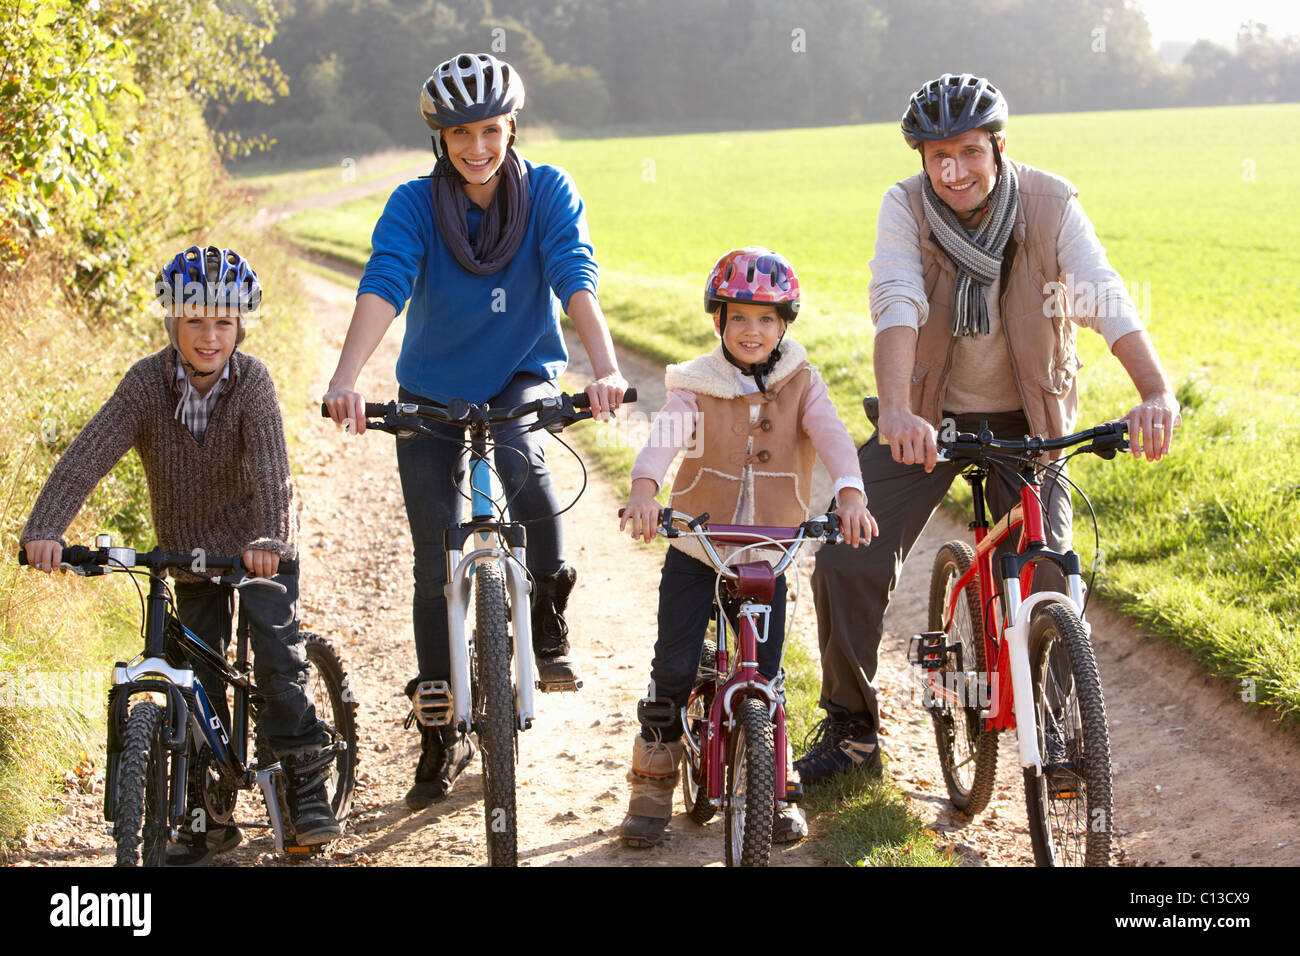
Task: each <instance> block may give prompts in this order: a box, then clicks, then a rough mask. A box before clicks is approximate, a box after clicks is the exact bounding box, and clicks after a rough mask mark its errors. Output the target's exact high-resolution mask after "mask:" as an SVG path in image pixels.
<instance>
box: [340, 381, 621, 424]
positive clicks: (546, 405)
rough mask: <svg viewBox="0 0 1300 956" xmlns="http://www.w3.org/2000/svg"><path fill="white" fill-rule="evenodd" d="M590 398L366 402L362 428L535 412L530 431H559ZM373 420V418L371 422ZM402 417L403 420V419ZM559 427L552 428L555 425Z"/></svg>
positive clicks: (482, 420)
mask: <svg viewBox="0 0 1300 956" xmlns="http://www.w3.org/2000/svg"><path fill="white" fill-rule="evenodd" d="M636 397H637V396H636V389H635V388H629V389H628V390H627V391H626V392H624V393H623V403H624V404H629V405H630V404H632V403H633V402H635V401H636ZM590 408H591V397H590V396H589V395H587V394H586V393H585V392H579V393H578V394H576V395H570V394H568V393H561V394H560V395H557V396H555V397H553V398H538V399H534V400H533V401H531V402H525V403H524V404H522V405H516V406H515V407H514V408H509V409H497V408H490V407H489V406H488V405H487V403H482V404H477V405H476V404H474V403H472V402H467V401H466V400H465V399H463V398H454V399H452V400H451V401H450V402H448V403H447V404H445V405H444V404H443V403H441V402H434V403H432V404H430V405H417V404H415V403H413V402H366V428H367V429H370V428H374V429H378V430H379V431H386V432H393V433H395V432H398V431H410V430H412V428H413V427H415V428H417V429H418V424H417V423H414V422H411V421H410V419H411V418H430V419H433V420H434V421H437V422H443V423H445V424H448V425H464V426H479V427H486V426H488V425H495V424H500V423H501V422H508V421H514V420H516V419H519V418H525V417H527V416H528V415H533V414H537V415H539V416H540V417H539V418H538V420H537V422H536V423H535V424H533V425H530V426H529V430H530V431H536V430H538V429H541V428H547V429H553V430H556V431H558V430H560V429H563V428H567V427H568V426H569V425H572V424H574V423H576V422H580V421H583V420H585V419H588V418H591V412H590ZM320 413H321V417H322V418H329V417H330V412H329V406H327V405H326V404H325V403H324V402H322V403H321V406H320ZM371 419H376V421H371ZM403 419H405V420H403ZM557 425H558V426H559V427H558V428H556V427H555V426H557Z"/></svg>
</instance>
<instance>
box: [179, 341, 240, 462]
mask: <svg viewBox="0 0 1300 956" xmlns="http://www.w3.org/2000/svg"><path fill="white" fill-rule="evenodd" d="M229 379H230V361H229V360H227V361H226V365H225V367H224V368H222V370H221V377H220V378H218V379H217V381H216V382H215V383H214V384H213V386H212V388H210V389H208V393H207V394H206V395H200V394H199V392H198V389H196V388H194V387H193V386H192V385H191V384H190V380H189V376H188V375H186V374H185V366H184V365H183V364H181V358H180V354H179V353H177V356H176V384H177V385H178V386H179V387H180V390H181V400H180V402H178V403H177V405H176V418H177V420H178V421H180V423H181V424H182V425H184V426H185V427H186V428H188V429H189V430H190V434H191V435H193V436H194V439H195V441H202V440H203V433H204V431H206V430H207V427H208V419H209V418H211V417H212V406H213V405H214V404H216V401H217V396H218V395H220V394H221V390H222V388H224V387H225V384H226V382H227V381H228V380H229Z"/></svg>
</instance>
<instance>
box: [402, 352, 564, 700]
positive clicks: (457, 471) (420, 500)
mask: <svg viewBox="0 0 1300 956" xmlns="http://www.w3.org/2000/svg"><path fill="white" fill-rule="evenodd" d="M558 394H559V389H558V388H556V386H555V383H554V382H551V381H548V380H546V379H543V378H539V377H538V376H536V375H531V374H527V373H522V372H521V373H520V374H518V375H516V376H515V377H514V378H513V379H511V380H510V384H509V385H507V386H506V387H505V389H503V390H502V392H501V394H500V395H497V396H495V397H493V398H492V399H490V400H489V404H490V405H491V406H492V407H494V408H509V407H511V406H513V405H522V404H524V403H525V402H531V401H533V400H534V399H538V398H545V397H550V396H553V395H558ZM397 396H398V399H399V400H401V401H403V402H415V403H417V404H426V405H427V404H429V403H430V402H431V401H432V400H431V399H428V398H424V397H422V396H419V395H416V394H415V393H414V392H409V391H407V390H406V389H404V388H402V389H398V393H397ZM536 420H537V417H536V416H535V415H533V416H529V417H528V418H522V419H519V420H518V421H515V422H505V423H503V424H500V425H497V426H495V427H494V428H493V430H492V438H493V439H494V440H495V441H496V443H497V444H496V446H495V447H496V451H495V455H494V456H493V458H494V461H495V464H496V468H495V471H496V474H497V477H498V478H499V479H500V480H499V481H498V482H496V484H497V485H498V490H504V491H505V494H506V500H507V501H508V502H509V505H510V516H511V518H512V519H513V520H514V521H530V522H532V523H530V524H528V525H527V536H528V570H529V572H530V573H531V574H532V575H533V577H535V578H542V577H550V576H551V575H553V574H558V573H559V572H560V571H561V570H562V569H563V568H564V558H563V557H562V548H563V539H562V533H561V527H560V519H559V517H558V516H555V515H556V512H558V511H559V510H560V503H559V500H558V499H557V497H556V495H555V489H554V488H553V487H552V486H551V474H550V472H549V471H547V470H546V450H545V441H546V436H547V432H545V431H544V430H543V431H540V432H528V431H525V430H524V428H525V427H526V426H527V425H528V424H529V423H530V422H535V421H536ZM426 424H428V425H430V426H431V427H432V429H433V430H434V431H436V432H438V433H439V434H440V435H443V436H445V437H444V438H432V437H428V436H425V435H415V436H413V437H411V438H399V439H397V471H398V474H399V475H400V476H401V479H402V497H403V498H404V499H405V501H406V518H407V521H408V522H409V523H410V525H411V543H412V545H413V547H414V552H415V553H414V562H413V566H412V570H413V572H414V574H415V596H414V598H413V599H412V602H411V603H412V609H411V610H412V620H413V624H414V630H415V657H416V661H417V663H418V665H419V668H420V674H419V677H420V679H421V680H447V679H448V678H450V676H451V660H450V656H449V654H448V649H447V598H446V596H445V595H444V594H443V587H444V586H445V585H446V583H447V553H446V550H445V549H444V547H443V532H444V531H446V530H447V528H449V527H451V526H453V525H456V524H459V523H460V520H461V504H462V502H463V501H464V496H463V495H462V494H461V492H460V491H459V490H458V489H460V488H461V486H462V485H463V484H465V479H466V472H467V471H468V468H467V463H468V460H469V454H468V452H467V451H466V450H465V447H464V445H462V442H463V441H465V440H466V435H465V429H464V428H463V427H460V426H455V425H444V424H442V423H441V422H432V421H427V420H426ZM533 519H541V520H536V521H534V520H533Z"/></svg>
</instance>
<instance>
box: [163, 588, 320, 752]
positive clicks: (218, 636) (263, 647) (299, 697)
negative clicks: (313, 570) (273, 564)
mask: <svg viewBox="0 0 1300 956" xmlns="http://www.w3.org/2000/svg"><path fill="white" fill-rule="evenodd" d="M274 580H276V581H278V582H279V583H280V584H283V585H284V586H285V587H286V588H288V591H287V592H286V593H284V594H281V593H280V592H279V591H277V590H276V589H275V588H270V587H266V586H265V585H260V584H254V585H251V586H249V587H244V588H240V590H239V616H240V619H241V621H242V620H247V622H248V626H249V647H250V648H251V650H252V652H253V681H254V683H255V684H256V685H257V689H258V692H259V693H261V695H262V697H263V702H262V704H261V706H260V707H259V709H258V715H257V722H258V726H259V727H260V728H261V730H262V732H263V733H264V734H266V737H267V740H268V742H269V743H270V745H271V749H272V750H273V751H274V752H275V754H276V756H283V755H284V754H287V753H301V752H306V751H315V750H319V749H320V748H321V747H323V746H324V745H325V744H327V743H329V734H327V733H326V731H325V725H324V724H322V723H321V722H320V720H319V719H318V718H317V717H316V708H315V707H314V706H313V704H312V701H311V696H310V695H309V693H308V690H307V648H306V645H305V643H304V642H303V640H302V637H301V635H300V634H299V633H298V618H297V616H296V615H295V613H294V609H295V607H296V606H297V603H298V575H296V574H279V575H276V577H275V578H274ZM174 590H175V592H176V603H177V610H178V611H179V613H180V618H181V622H182V623H183V624H184V625H185V626H186V627H188V628H189V629H190V630H191V631H193V632H194V633H195V635H197V636H198V637H199V638H201V639H202V640H203V641H204V642H205V643H206V644H207V645H208V646H209V647H211V648H213V649H214V650H215V651H217V652H218V653H219V654H223V655H224V654H225V652H226V648H227V646H228V645H229V644H230V625H231V620H232V617H233V612H234V591H235V589H234V588H232V587H230V586H229V585H224V584H213V583H211V582H208V581H196V582H189V581H177V582H176V584H175V587H174ZM194 672H195V674H197V675H198V678H199V682H200V683H201V684H202V685H203V689H204V691H206V692H207V695H208V697H209V698H211V700H212V706H213V707H214V708H215V709H216V711H217V713H218V714H219V715H220V716H221V719H222V720H223V721H225V724H226V727H227V729H229V730H233V728H232V727H231V722H230V704H229V701H228V700H227V697H226V692H227V690H228V688H227V685H226V683H225V681H223V680H222V679H221V678H220V677H218V676H217V674H216V672H215V671H214V670H212V669H211V668H209V667H206V666H203V665H201V664H199V663H197V662H196V663H195V665H194Z"/></svg>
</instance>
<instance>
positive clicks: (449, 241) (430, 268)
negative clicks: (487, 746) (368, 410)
mask: <svg viewBox="0 0 1300 956" xmlns="http://www.w3.org/2000/svg"><path fill="white" fill-rule="evenodd" d="M523 105H524V87H523V81H522V80H521V79H520V77H519V74H518V73H516V72H515V71H514V70H513V69H512V68H511V67H510V66H509V64H507V63H503V62H502V61H500V60H498V59H496V58H495V57H492V56H487V55H483V54H477V55H475V54H467V53H462V54H460V55H458V56H455V57H453V58H452V59H450V60H448V61H447V62H445V63H443V64H441V65H440V66H439V67H438V68H437V69H436V70H435V71H434V73H433V75H432V76H430V77H429V79H428V80H427V81H426V82H425V84H424V88H423V89H422V90H421V94H420V110H421V112H422V113H423V115H424V120H425V122H426V123H427V124H428V125H429V127H430V128H431V129H432V130H433V148H434V154H435V155H436V156H437V164H436V165H435V167H434V171H433V175H432V176H431V177H429V178H428V179H427V180H426V179H423V178H422V179H417V180H413V181H411V182H408V183H406V184H404V185H402V186H399V187H398V188H397V190H395V191H394V193H393V194H392V196H391V197H390V198H389V200H388V204H387V206H386V207H385V208H384V212H383V215H382V216H380V219H379V222H378V223H377V224H376V225H375V230H374V235H373V237H372V240H371V241H372V246H373V252H372V253H371V256H370V261H369V262H368V263H367V264H366V270H365V274H364V275H363V276H362V279H361V284H360V286H359V288H358V290H357V304H356V309H355V311H354V312H353V314H352V323H351V325H350V327H349V328H348V334H347V338H346V340H345V341H344V343H343V351H342V354H341V355H340V357H339V363H338V367H337V369H335V372H334V376H333V378H332V379H331V380H330V387H329V391H328V392H327V393H326V395H325V403H326V404H327V405H328V406H329V410H330V415H331V416H332V417H333V419H334V421H336V422H338V423H340V424H342V423H343V422H344V421H346V420H351V421H352V422H353V423H355V427H356V430H357V433H358V434H361V433H363V432H364V431H365V414H364V409H365V399H364V397H363V396H362V395H361V394H360V393H358V392H357V391H356V390H355V386H356V381H357V376H358V375H359V374H360V372H361V369H362V367H363V366H364V365H365V363H366V361H367V359H369V358H370V356H371V354H373V352H374V350H375V348H376V346H378V344H379V342H380V340H381V339H382V338H383V337H384V333H385V332H386V331H387V329H388V327H389V325H390V324H391V323H392V321H393V319H394V318H395V317H396V316H397V313H398V312H400V311H401V310H402V308H403V307H405V306H406V304H407V302H408V300H409V303H410V307H409V309H408V310H407V317H406V323H407V324H406V336H405V338H404V339H403V341H402V351H401V354H400V356H399V358H398V361H397V381H398V384H399V386H400V387H399V390H398V397H399V399H400V400H402V401H410V402H425V403H427V402H428V401H429V400H433V401H439V402H446V401H448V400H450V399H452V398H463V399H467V400H468V401H471V402H476V403H477V402H490V403H491V404H492V405H494V406H511V405H516V404H520V403H523V402H528V401H532V400H533V399H535V398H538V397H541V396H543V395H553V394H556V392H557V389H556V387H555V384H554V379H555V377H556V376H557V375H559V374H560V372H562V371H563V370H564V367H565V365H566V363H567V361H568V352H567V350H566V349H565V346H564V339H563V336H562V334H561V331H560V316H561V314H562V313H563V312H567V313H568V315H569V317H570V319H572V321H573V324H574V327H575V328H576V329H577V331H578V335H579V337H580V338H581V339H582V344H583V347H584V348H585V349H586V352H587V355H588V356H589V358H590V359H591V365H592V368H593V369H594V374H595V381H593V382H592V383H591V384H590V385H588V386H587V389H586V391H587V394H588V395H589V396H590V398H591V406H592V410H593V412H594V413H595V416H596V418H597V419H601V420H603V419H605V418H607V417H608V415H609V413H610V412H612V411H613V410H614V409H616V408H618V406H619V403H620V401H621V399H622V397H623V392H624V390H625V389H626V388H627V383H626V381H625V380H624V379H623V376H622V375H621V374H620V373H619V369H618V363H617V361H616V359H615V357H614V349H613V345H612V343H611V341H610V337H609V330H608V329H607V328H606V326H605V319H604V316H603V315H602V314H601V311H600V305H599V303H598V302H597V301H596V294H595V293H596V279H597V274H598V269H597V266H596V262H595V259H594V257H593V255H592V248H591V241H590V239H589V237H588V235H587V224H586V219H585V216H584V213H583V205H582V199H581V197H580V196H579V195H578V192H577V189H576V188H575V187H574V185H573V181H572V180H571V179H570V178H569V176H568V174H567V173H565V172H564V171H563V170H562V169H558V168H556V167H554V166H541V165H535V164H533V163H530V162H528V161H527V160H524V159H523V158H522V157H521V156H520V155H519V154H518V153H517V152H516V151H515V149H514V142H515V129H516V127H515V115H516V113H518V111H519V110H520V109H521V108H522V107H523ZM561 306H563V308H561ZM517 426H518V423H516V425H515V427H511V428H508V429H505V430H503V432H502V433H501V435H500V436H499V440H500V445H499V446H498V447H499V451H498V454H497V457H496V466H497V471H498V473H499V474H500V476H501V480H502V484H503V485H504V486H505V490H506V493H507V494H508V495H509V497H510V502H511V505H510V507H511V512H512V516H513V517H514V518H515V519H516V520H523V521H530V520H531V519H542V520H538V521H532V523H530V524H529V526H528V570H529V572H530V573H531V574H532V576H533V579H534V593H533V622H532V623H533V645H534V649H535V651H536V654H537V667H538V673H539V677H540V679H541V681H542V684H543V689H545V688H546V687H547V686H548V685H549V686H551V687H554V688H569V689H574V688H576V686H577V685H578V683H579V681H578V674H577V670H576V668H575V666H574V664H573V661H572V660H571V658H570V656H569V644H568V640H567V634H568V627H567V625H566V624H565V621H564V617H563V612H564V608H565V605H566V604H567V602H568V598H569V593H570V592H571V591H572V589H573V585H574V581H575V578H576V574H575V572H574V570H573V569H572V568H569V567H566V566H565V564H564V558H563V556H562V540H561V529H560V520H559V518H558V517H555V516H554V515H555V513H556V512H557V511H559V503H558V501H557V499H556V496H555V493H554V491H553V489H552V487H551V481H550V475H549V473H548V472H547V469H546V464H545V456H544V452H543V442H544V438H543V436H544V435H545V432H539V433H524V434H518V432H519V431H520V429H519V428H518V427H517ZM446 434H447V436H448V438H459V437H460V435H459V434H458V432H457V430H456V429H454V428H451V427H447V428H446ZM509 449H516V450H517V451H518V452H520V453H522V454H516V453H515V452H513V451H510V450H509ZM397 465H398V471H399V473H400V475H401V480H402V493H403V496H404V498H405V500H406V513H407V519H408V521H409V522H410V525H411V537H412V540H413V543H414V551H415V562H414V571H415V597H414V600H413V616H414V626H415V646H416V657H417V661H418V664H419V674H418V676H417V677H415V678H414V679H413V680H412V681H410V682H409V683H408V684H407V688H406V693H407V696H409V697H411V698H412V702H413V703H415V702H416V696H417V694H419V693H423V692H424V691H425V690H426V688H428V687H429V684H428V682H430V681H439V680H447V679H448V678H449V675H450V663H449V659H448V649H447V602H446V599H445V597H444V596H443V585H444V584H445V583H446V575H447V569H446V560H445V556H444V551H443V546H442V542H443V530H444V529H445V528H446V527H447V526H449V525H451V524H455V523H456V522H457V521H459V520H460V495H459V493H458V491H457V490H456V486H455V484H454V483H453V475H455V479H456V480H457V481H458V480H459V478H460V477H462V476H463V472H464V462H463V460H462V459H461V448H460V446H459V444H457V443H456V442H455V441H442V440H438V439H434V438H428V437H424V436H417V437H414V438H409V439H402V440H399V441H398V443H397ZM418 709H419V708H418V707H417V708H416V710H417V712H418ZM420 730H421V737H422V748H421V756H420V762H419V765H418V767H417V769H416V774H415V785H414V786H413V787H412V788H411V790H410V792H409V793H407V795H406V803H407V806H409V807H410V808H411V809H412V810H420V809H423V808H424V807H426V806H428V805H429V804H430V803H434V802H437V801H441V800H444V799H446V797H447V795H448V794H449V793H450V792H451V788H452V785H453V784H454V783H455V780H456V777H457V776H458V775H459V774H460V772H461V771H462V770H463V769H464V768H465V767H466V766H467V765H468V764H469V762H470V760H471V759H473V756H474V752H475V751H474V745H473V743H472V742H471V741H470V740H469V739H468V738H467V737H465V736H464V735H461V734H458V733H457V732H456V731H455V729H454V728H451V727H426V726H423V725H421V727H420Z"/></svg>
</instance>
